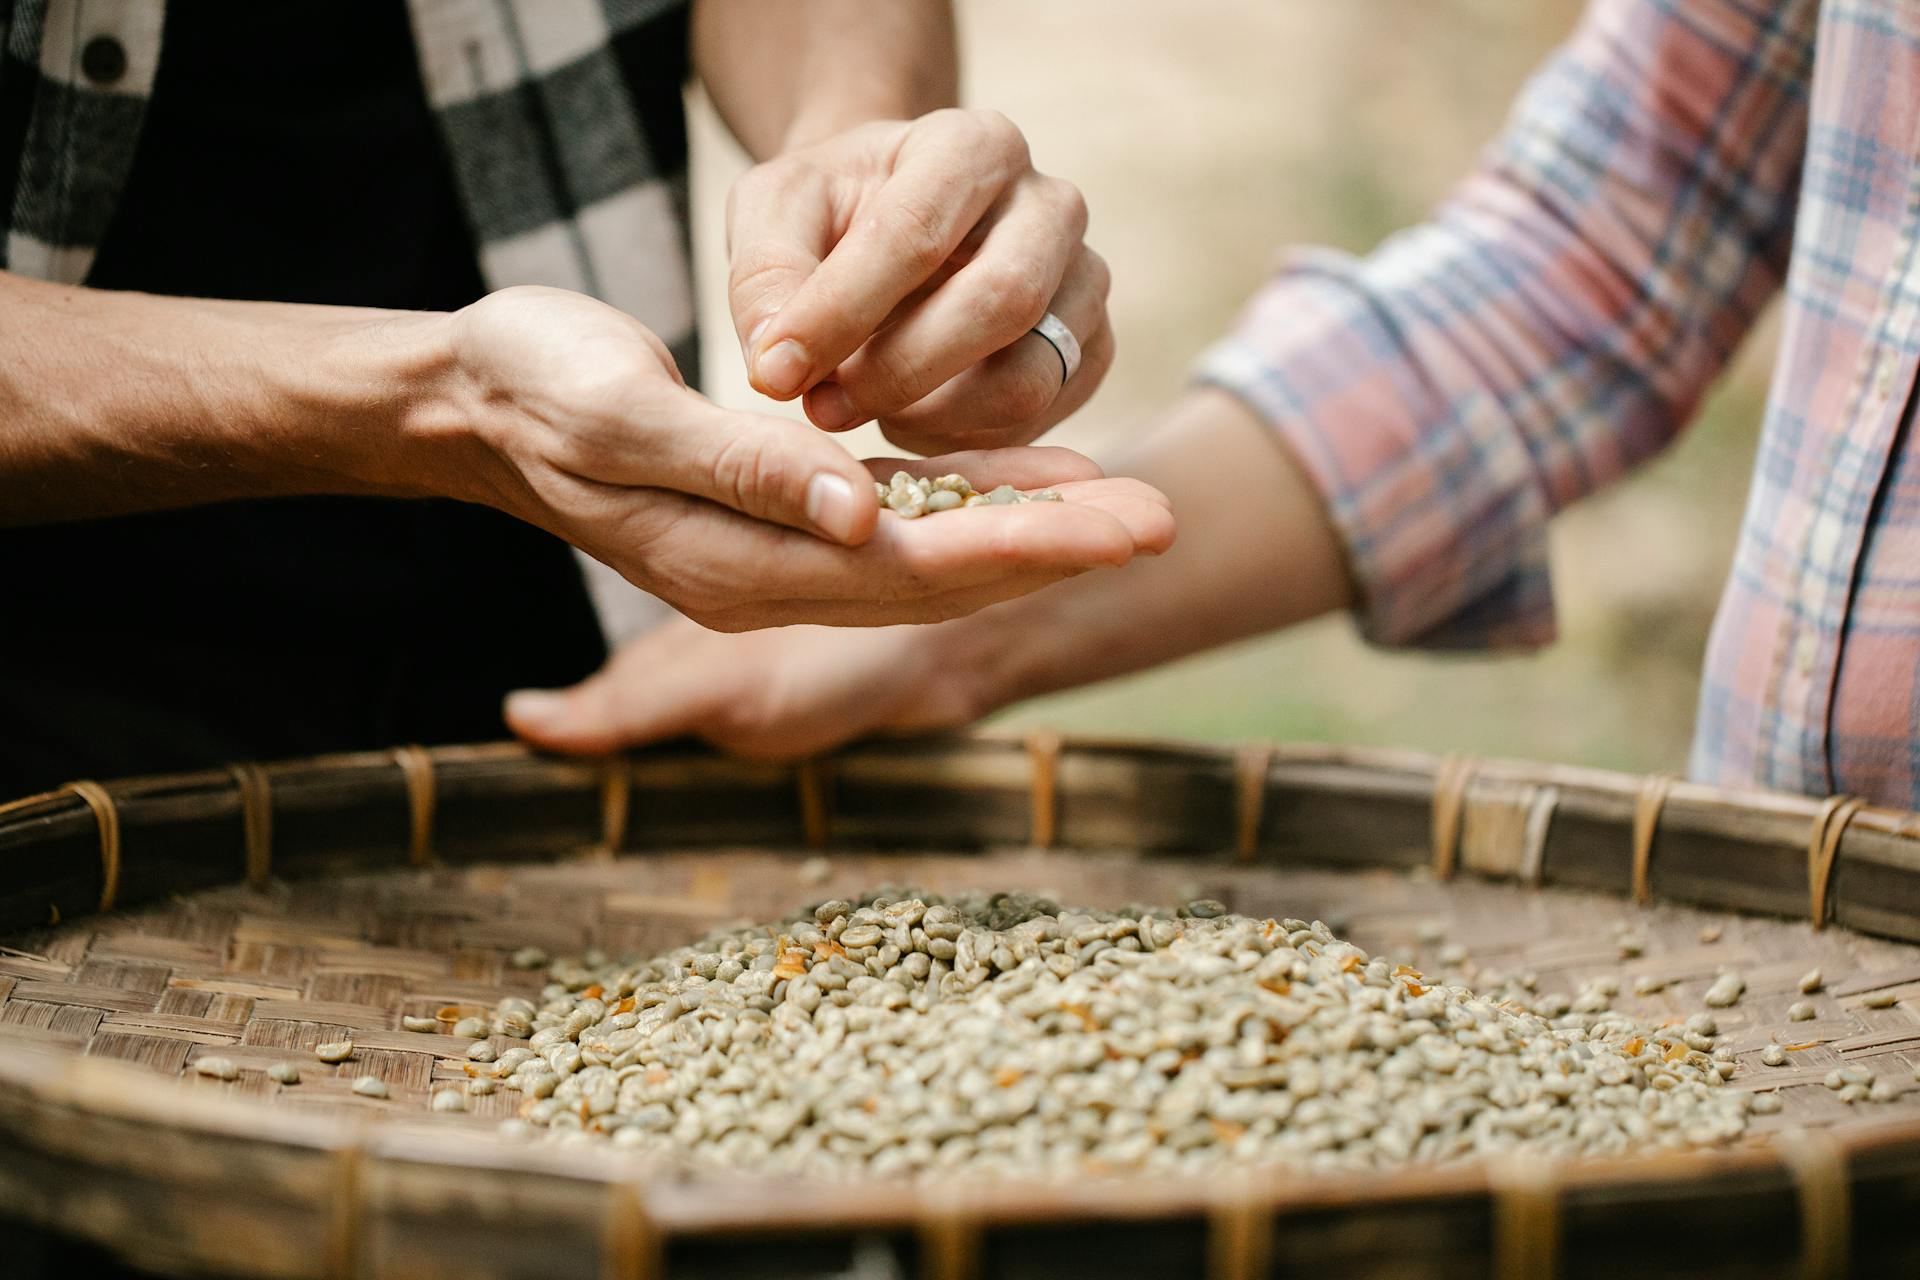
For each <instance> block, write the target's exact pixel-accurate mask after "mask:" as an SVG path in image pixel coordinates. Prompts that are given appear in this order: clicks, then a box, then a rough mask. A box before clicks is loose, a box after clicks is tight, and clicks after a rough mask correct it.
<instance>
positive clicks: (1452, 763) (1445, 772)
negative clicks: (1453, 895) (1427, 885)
mask: <svg viewBox="0 0 1920 1280" xmlns="http://www.w3.org/2000/svg"><path fill="white" fill-rule="evenodd" d="M1477 767H1478V763H1477V762H1476V761H1475V760H1474V758H1473V757H1472V756H1468V755H1450V756H1446V757H1443V758H1442V759H1441V761H1440V764H1439V767H1437V768H1436V769H1435V770H1434V771H1433V874H1434V875H1436V876H1438V877H1439V878H1440V879H1442V880H1451V879H1452V878H1453V872H1454V867H1455V865H1456V863H1457V862H1458V861H1459V857H1460V820H1461V817H1462V815H1463V814H1464V813H1465V811H1466V807H1467V785H1468V784H1469V783H1471V782H1472V781H1473V774H1474V770H1475V769H1476V768H1477Z"/></svg>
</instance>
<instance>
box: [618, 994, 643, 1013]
mask: <svg viewBox="0 0 1920 1280" xmlns="http://www.w3.org/2000/svg"><path fill="white" fill-rule="evenodd" d="M636 1003H638V1002H637V1001H635V1000H634V998H633V997H632V996H628V997H627V998H626V999H625V1000H622V1001H619V1002H618V1003H617V1004H615V1005H614V1006H613V1011H614V1012H615V1013H632V1012H633V1009H634V1005H635V1004H636Z"/></svg>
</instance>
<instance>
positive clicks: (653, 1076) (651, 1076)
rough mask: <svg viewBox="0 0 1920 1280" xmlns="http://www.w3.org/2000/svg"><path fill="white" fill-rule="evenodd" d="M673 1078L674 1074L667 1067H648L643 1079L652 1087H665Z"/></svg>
mask: <svg viewBox="0 0 1920 1280" xmlns="http://www.w3.org/2000/svg"><path fill="white" fill-rule="evenodd" d="M672 1078H673V1075H672V1073H671V1072H669V1071H668V1070H667V1069H666V1068H665V1067H648V1068H647V1074H646V1075H644V1076H642V1077H641V1079H643V1080H645V1081H646V1082H647V1083H648V1084H651V1085H663V1084H665V1083H666V1082H667V1081H669V1080H671V1079H672Z"/></svg>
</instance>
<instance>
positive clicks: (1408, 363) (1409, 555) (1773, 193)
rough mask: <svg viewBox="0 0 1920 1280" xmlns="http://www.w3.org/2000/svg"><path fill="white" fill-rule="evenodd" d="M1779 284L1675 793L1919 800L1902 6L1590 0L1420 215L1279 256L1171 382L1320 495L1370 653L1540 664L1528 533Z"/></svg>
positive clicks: (1613, 463)
mask: <svg viewBox="0 0 1920 1280" xmlns="http://www.w3.org/2000/svg"><path fill="white" fill-rule="evenodd" d="M1783 280H1784V282H1785V285H1786V318H1785V320H1786V323H1785V328H1784V332H1783V340H1782V347H1781V351H1780V356H1779V361H1778V365H1777V367H1776V369H1775V373H1774V379H1773V385H1772V388H1771V393H1770V400H1769V407H1768V410H1767V415H1766V421H1765V424H1764V428H1763V432H1762V437H1761V441H1760V448H1759V457H1758V460H1757V463H1756V466H1755V469H1754V476H1753V488H1752V493H1751V497H1750V499H1749V503H1748V507H1747V514H1746V520H1745V524H1744V528H1743V531H1742V535H1741V541H1740V547H1739V551H1738V553H1737V555H1736V557H1735V560H1734V565H1733V571H1732V574H1731V576H1730V578H1729V580H1728V583H1727V587H1726V591H1725V595H1724V596H1723V598H1722V601H1721V605H1720V612H1719V615H1718V618H1717V620H1716V622H1715V625H1714V630H1713V636H1712V640H1711V641H1710V643H1709V646H1708V651H1707V658H1706V671H1705V675H1704V680H1703V687H1702V693H1701V698H1700V710H1699V720H1698V725H1697V729H1696V737H1695V744H1694V751H1693V759H1692V771H1693V773H1694V774H1695V775H1696V776H1697V777H1700V778H1702V779H1704V780H1707V781H1714V782H1725V783H1729V784H1733V783H1760V784H1765V785H1771V786H1777V787H1784V788H1788V789H1792V790H1796V791H1804V792H1812V793H1826V792H1832V791H1846V792H1853V793H1857V794H1860V795H1863V796H1867V797H1869V798H1872V799H1875V800H1879V801H1882V802H1885V803H1889V804H1895V805H1899V806H1902V807H1916V806H1920V456H1917V455H1916V451H1915V450H1914V449H1912V448H1909V447H1908V420H1909V416H1910V413H1911V411H1912V407H1913V399H1914V396H1913V392H1914V387H1915V381H1916V364H1917V363H1920V5H1916V4H1914V3H1912V2H1911V0H1826V2H1825V3H1820V2H1819V0H1594V3H1592V4H1591V5H1590V7H1589V10H1588V12H1587V14H1586V16H1585V18H1584V20H1583V21H1582V23H1581V25H1580V27H1579V29H1578V30H1577V31H1576V32H1575V34H1574V35H1573V36H1572V38H1571V39H1570V40H1569V42H1568V43H1567V44H1566V45H1565V46H1564V47H1563V48H1561V49H1560V50H1559V52H1558V53H1557V54H1556V55H1555V56H1554V58H1553V59H1552V60H1551V62H1550V63H1549V64H1548V65H1547V67H1546V68H1545V69H1544V70H1543V71H1542V72H1541V73H1540V74H1539V75H1538V76H1537V77H1536V78H1535V79H1534V80H1533V81H1532V83H1531V84H1530V85H1529V86H1528V88H1527V90H1526V92H1525V94H1524V95H1523V97H1522V99H1521V101H1520V103H1519V104H1518V106H1517V107H1516V109H1515V112H1514V114H1513V116H1512V118H1511V120H1510V123H1509V125H1508V127H1507V129H1506V132H1505V135H1504V136H1503V137H1502V138H1501V139H1500V140H1499V141H1498V142H1497V143H1496V144H1495V146H1494V147H1493V148H1492V150H1491V151H1490V153H1489V154H1488V156H1487V158H1486V160H1485V162H1484V164H1483V165H1482V166H1481V167H1480V169H1479V171H1478V172H1477V173H1476V174H1475V175H1474V176H1472V177H1471V178H1470V179H1469V180H1468V181H1467V182H1466V183H1465V184H1464V185H1463V186H1462V187H1460V188H1459V190H1458V191H1457V192H1456V193H1455V194H1454V195H1453V196H1452V197H1451V198H1450V199H1449V200H1448V201H1447V203H1446V204H1445V205H1444V206H1443V207H1442V208H1441V209H1440V210H1439V211H1438V212H1437V213H1436V215H1435V216H1434V218H1433V220H1432V221H1431V222H1429V223H1428V224H1427V225H1425V226H1422V227H1419V228H1417V229H1415V230H1412V231H1409V232H1406V233H1404V234H1402V235H1399V236H1396V237H1394V238H1393V239H1391V240H1389V241H1388V242H1387V243H1386V244H1385V245H1383V246H1382V247H1381V248H1380V249H1379V250H1378V251H1377V252H1375V253H1374V254H1373V255H1372V256H1370V257H1368V258H1366V259H1364V260H1358V261H1356V260H1353V259H1350V258H1346V257H1342V256H1338V255H1333V254H1326V253H1309V254H1304V255H1300V256H1297V257H1294V258H1293V259H1292V260H1291V261H1290V262H1288V263H1287V264H1286V265H1285V266H1284V269H1283V270H1282V272H1281V273H1280V275H1279V276H1278V278H1277V279H1275V280H1274V281H1273V282H1272V283H1271V284H1270V285H1269V286H1267V288H1266V289H1265V290H1264V291H1263V292H1262V293H1261V294H1260V295H1259V296H1258V297H1257V298H1256V299H1255V300H1254V302H1253V303H1252V304H1251V306H1250V308H1249V310H1248V312H1247V314H1246V316H1245V318H1244V320H1243V322H1242V324H1241V325H1240V326H1239V328H1238V329H1237V331H1236V332H1235V333H1234V334H1232V335H1231V336H1230V337H1228V338H1227V339H1226V340H1225V341H1224V342H1222V343H1221V344H1220V345H1218V346H1217V347H1215V348H1214V349H1213V350H1212V351H1211V352H1210V353H1209V354H1208V355H1207V356H1206V357H1205V358H1204V360H1203V363H1202V366H1201V376H1202V378H1203V379H1204V380H1207V381H1211V382H1213V383H1215V384H1218V385H1220V386H1223V387H1225V388H1227V389H1229V390H1231V391H1233V392H1235V393H1237V394H1238V395H1240V396H1241V397H1242V398H1244V399H1245V400H1246V401H1247V402H1248V403H1249V404H1251V405H1252V406H1253V407H1254V408H1255V409H1256V410H1257V411H1258V412H1260V413H1261V414H1262V416H1263V417H1265V418H1266V419H1268V420H1269V421H1270V422H1271V423H1272V424H1273V425H1274V427H1275V428H1276V429H1277V430H1278V431H1279V432H1280V433H1281V435H1282V436H1283V437H1284V439H1285V440H1286V441H1287V442H1288V443H1289V445H1290V446H1291V448H1292V450H1293V452H1294V453H1295V454H1296V456H1298V457H1299V459H1300V460H1301V462H1302V464H1303V465H1304V466H1305V468H1306V469H1307V471H1308V472H1309V473H1310V474H1311V475H1312V477H1313V479H1314V480H1315V481H1316V482H1317V484H1318V485H1319V487H1320V488H1321V489H1322V491H1323V492H1324V493H1325V495H1326V497H1327V501H1328V507H1329V510H1330V511H1331V513H1332V517H1333V519H1334V521H1335V523H1336V524H1337V526H1338V527H1339V529H1340V531H1341V533H1342V535H1343V536H1344V538H1345V541H1346V544H1347V547H1348V549H1349V551H1350V553H1351V560H1352V566H1353V570H1354V573H1355V575H1356V578H1357V580H1358V582H1359V585H1360V588H1361V594H1362V597H1363V600H1364V604H1363V605H1362V608H1361V619H1362V626H1363V630H1364V631H1365V633H1366V634H1367V635H1368V636H1369V637H1370V638H1371V639H1373V640H1375V641H1378V642H1382V643H1387V644H1422V645H1435V646H1499V645H1507V644H1539V643H1542V642H1544V641H1546V640H1548V639H1550V638H1551V637H1552V635H1553V603H1552V594H1551V591H1550V588H1549V583H1548V576H1547V543H1546V526H1547V522H1548V520H1549V519H1550V518H1551V517H1552V515H1553V514H1554V512H1556V511H1558V510H1559V509H1560V508H1561V507H1564V506H1566V505H1567V504H1568V503H1570V502H1572V501H1574V500H1575V499H1577V498H1579V497H1581V496H1582V495H1584V494H1586V493H1589V492H1591V491H1592V490H1594V489H1595V488H1597V487H1598V486H1600V485H1602V484H1604V483H1606V482H1607V481H1609V480H1611V479H1613V478H1614V477H1616V476H1618V475H1620V474H1621V473H1622V472H1624V471H1625V470H1626V469H1627V468H1629V467H1631V466H1632V465H1634V464H1635V463H1636V462H1638V461H1640V460H1641V459H1643V458H1645V457H1647V456H1648V455H1649V454H1651V453H1653V452H1655V451H1656V450H1658V449H1659V448H1660V447H1662V446H1663V445H1665V444H1666V443H1667V442H1668V441H1670V440H1671V439H1672V438H1673V437H1674V435H1675V433H1676V432H1678V431H1679V430H1680V429H1681V428H1682V427H1683V426H1684V425H1685V423H1686V421H1687V419H1688V417H1689V416H1690V415H1691V414H1692V412H1693V410H1694V408H1695V407H1696V406H1697V405H1698V404H1699V402H1700V399H1701V396H1702V395H1703V393H1704V392H1705V391H1706V390H1707V387H1708V385H1709V384H1710V383H1711V382H1712V381H1713V379H1714V377H1715V376H1716V375H1717V374H1718V373H1719V371H1720V369H1721V367H1722V366H1723V365H1724V363H1725V362H1726V360H1727V358H1728V356H1729V355H1730V354H1731V353H1732V351H1733V349H1734V347H1735V346H1736V345H1737V344H1738V342H1739V341H1740V339H1741V337H1742V336H1743V335H1744V334H1745V333H1746V332H1747V330H1748V329H1749V327H1750V326H1751V325H1752V323H1753V321H1754V318H1755V316H1756V315H1757V314H1758V313H1759V312H1760V310H1761V308H1762V307H1763V305H1764V304H1765V303H1766V302H1767V301H1768V299H1769V298H1771V297H1772V296H1773V294H1774V293H1775V292H1776V291H1777V290H1778V288H1779V287H1780V285H1781V283H1782V281H1783Z"/></svg>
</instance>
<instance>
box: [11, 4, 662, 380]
mask: <svg viewBox="0 0 1920 1280" xmlns="http://www.w3.org/2000/svg"><path fill="white" fill-rule="evenodd" d="M409 4H410V8H411V11H412V18H413V29H414V37H415V43H416V44H417V45H418V47H419V53H420V73H421V78H422V81H423V82H424V84H425V86H426V92H427V99H428V102H429V103H430V104H431V106H432V108H433V111H434V114H435V116H436V117H437V118H438V120H439V123H440V132H441V137H442V139H443V141H444V142H445V144H446V149H447V154H448V157H449V159H450V161H451V164H452V169H453V174H454V179H455V185H456V188H457V190H458V192H459V195H460V199H461V203H462V205H463V207H464V209H465V212H466V217H467V221H468V224H469V225H470V226H471V228H472V230H473V234H474V242H475V244H476V245H478V247H479V258H480V271H481V275H482V276H483V277H484V278H485V280H486V282H487V283H488V284H489V285H490V286H491V287H494V288H501V287H504V286H506V285H510V284H545V285H554V286H557V287H559V288H564V289H574V290H578V291H580V292H582V293H588V294H592V295H593V296H595V297H598V298H600V299H602V300H604V301H606V302H608V303H610V304H612V305H613V306H615V307H618V308H619V309H620V310H622V311H625V312H627V313H629V314H631V315H633V316H635V317H637V318H638V319H639V320H640V321H641V322H642V323H644V324H645V325H647V326H648V327H649V328H650V329H652V330H653V331H654V332H655V333H657V334H658V335H659V336H660V338H661V339H662V341H664V342H666V343H667V345H668V346H669V347H671V348H672V349H673V353H674V355H675V357H676V358H677V359H679V360H680V362H681V369H682V371H683V372H685V373H686V375H687V377H688V378H690V379H692V378H695V377H697V373H698V371H697V370H696V369H695V368H694V365H693V361H694V354H695V352H694V304H693V284H692V274H691V270H690V267H689V264H688V243H689V241H688V231H687V183H686V158H687V155H686V130H685V122H684V120H683V117H682V106H681V98H680V91H681V84H682V81H683V80H684V79H685V76H686V71H687V58H688V54H687V32H686V10H685V0H567V2H566V3H556V2H552V0H409ZM165 12H166V8H165V5H164V4H162V3H160V2H159V0H0V267H4V268H5V269H7V270H9V271H13V272H15V273H18V274H21V275H28V276H35V277H38V278H41V279H46V280H58V281H63V282H66V283H69V284H80V283H84V282H85V280H86V276H87V270H88V267H89V266H90V265H91V263H92V261H93V255H94V251H95V249H96V248H97V247H98V246H99V244H100V241H101V238H102V237H103V236H104V235H105V234H106V230H107V224H108V221H109V220H110V219H111V218H112V216H113V212H114V208H115V206H116V204H117V203H118V199H119V195H120V192H121V190H122V188H123V187H124V185H125V183H126V179H127V174H128V171H129V169H130V167H131V165H132V162H133V155H134V147H135V145H136V143H137V142H138V139H139V135H140V122H141V116H142V112H143V110H144V108H145V106H146V99H147V95H148V93H149V92H150V90H151V89H152V87H153V79H154V72H155V69H156V68H157V66H158V65H159V61H160V58H161V56H162V49H161V34H162V28H163V26H164V16H165ZM233 161H234V163H236V164H244V163H246V157H245V156H235V157H233Z"/></svg>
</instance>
